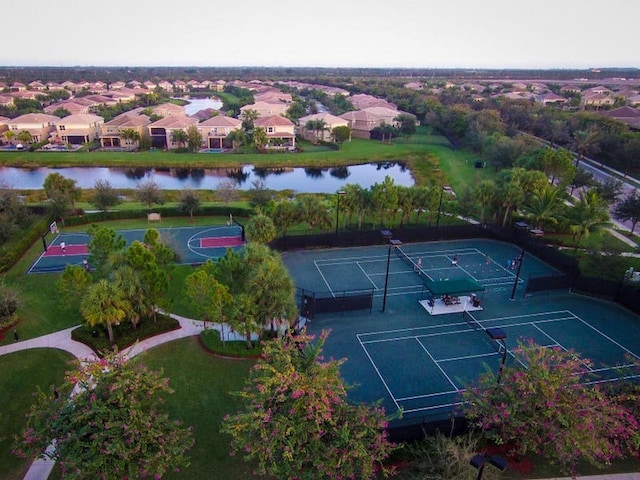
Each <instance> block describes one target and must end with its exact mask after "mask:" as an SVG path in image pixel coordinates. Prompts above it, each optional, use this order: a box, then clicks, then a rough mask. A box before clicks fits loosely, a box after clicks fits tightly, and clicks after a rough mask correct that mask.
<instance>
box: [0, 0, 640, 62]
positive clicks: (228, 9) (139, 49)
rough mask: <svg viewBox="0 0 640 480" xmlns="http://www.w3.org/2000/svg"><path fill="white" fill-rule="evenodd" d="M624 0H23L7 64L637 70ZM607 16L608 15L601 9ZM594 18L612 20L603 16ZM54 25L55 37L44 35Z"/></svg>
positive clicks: (8, 38) (11, 30)
mask: <svg viewBox="0 0 640 480" xmlns="http://www.w3.org/2000/svg"><path fill="white" fill-rule="evenodd" d="M630 4H631V7H632V6H633V2H629V1H628V0H609V1H608V2H607V3H606V4H603V3H602V2H596V1H595V0H563V1H562V2H555V1H553V0H538V1H537V2H535V3H534V4H531V5H526V4H522V3H514V2H512V1H511V0H449V1H448V2H436V1H435V0H400V1H398V2H395V3H392V4H390V3H389V2H384V1H382V0H366V1H364V0H351V1H349V2H347V1H339V0H325V1H324V2H321V3H301V2H297V1H295V0H281V1H280V2H276V3H275V4H273V5H265V4H264V3H263V2H258V1H257V0H245V1H244V2H242V3H237V4H234V3H232V2H210V1H206V0H183V1H182V2H179V3H176V2H171V1H169V0H157V1H154V2H148V1H142V0H141V1H138V2H130V1H125V0H112V1H111V2H109V4H108V8H104V7H102V6H101V5H98V4H94V3H86V2H84V1H82V0H68V1H67V2H66V3H65V5H64V9H63V10H60V11H59V12H55V14H48V12H50V11H51V9H52V8H56V7H55V6H52V4H51V2H48V1H45V0H24V1H23V2H22V3H21V4H20V6H19V8H20V10H21V11H28V12H30V13H31V15H30V16H29V17H28V18H24V21H17V18H16V19H14V20H15V21H11V22H5V23H4V24H3V33H4V35H3V37H4V38H5V45H8V44H10V45H12V48H5V49H2V51H0V64H2V65H6V66H16V67H20V66H25V67H26V66H50V67H73V66H104V67H119V66H138V67H154V66H165V67H172V66H193V67H211V68H215V67H217V66H219V67H222V68H225V67H226V68H233V67H239V68H242V67H246V68H250V67H262V68H269V67H280V68H307V67H312V68H397V69H403V68H407V69H411V68H425V69H483V70H484V69H491V70H495V69H512V70H549V69H560V70H573V69H579V70H583V69H591V68H600V69H607V68H623V69H624V68H628V69H629V68H640V55H638V54H637V52H636V51H635V50H636V46H637V45H638V40H640V29H639V28H637V25H636V24H635V18H636V17H635V15H634V13H635V12H634V11H633V9H632V8H630ZM607 12H610V15H607ZM603 19H611V20H610V21H608V22H607V23H604V22H603ZM52 32H55V33H52Z"/></svg>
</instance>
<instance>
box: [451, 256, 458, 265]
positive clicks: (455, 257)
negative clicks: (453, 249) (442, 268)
mask: <svg viewBox="0 0 640 480" xmlns="http://www.w3.org/2000/svg"><path fill="white" fill-rule="evenodd" d="M451 266H452V267H457V266H458V255H454V256H453V260H451Z"/></svg>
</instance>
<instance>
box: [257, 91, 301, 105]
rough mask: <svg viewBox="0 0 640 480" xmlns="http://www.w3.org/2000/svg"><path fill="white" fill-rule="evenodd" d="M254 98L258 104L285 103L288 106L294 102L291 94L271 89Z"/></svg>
mask: <svg viewBox="0 0 640 480" xmlns="http://www.w3.org/2000/svg"><path fill="white" fill-rule="evenodd" d="M253 98H254V100H255V101H256V103H258V102H265V103H284V104H286V105H290V104H291V103H292V102H293V97H292V96H291V94H290V93H284V92H281V91H280V90H278V89H277V88H269V89H266V90H264V91H262V92H259V93H256V94H255V95H254V96H253Z"/></svg>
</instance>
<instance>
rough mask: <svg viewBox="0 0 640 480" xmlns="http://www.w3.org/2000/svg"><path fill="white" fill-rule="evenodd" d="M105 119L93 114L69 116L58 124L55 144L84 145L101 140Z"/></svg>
mask: <svg viewBox="0 0 640 480" xmlns="http://www.w3.org/2000/svg"><path fill="white" fill-rule="evenodd" d="M103 124H104V118H102V117H100V116H98V115H93V114H91V113H79V114H76V115H67V116H66V117H63V118H61V119H60V120H58V121H57V122H56V132H55V140H54V143H64V144H67V143H69V144H71V145H84V144H85V143H89V142H92V141H94V140H97V139H98V138H100V133H101V128H102V125H103Z"/></svg>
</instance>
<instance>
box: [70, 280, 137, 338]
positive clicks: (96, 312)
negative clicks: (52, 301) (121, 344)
mask: <svg viewBox="0 0 640 480" xmlns="http://www.w3.org/2000/svg"><path fill="white" fill-rule="evenodd" d="M130 309H131V306H130V304H129V302H128V301H127V300H126V299H125V296H124V294H123V292H122V290H120V288H119V287H118V286H117V285H116V284H115V283H114V282H111V281H109V280H107V279H105V278H103V279H101V280H98V281H97V282H96V283H94V284H93V285H91V286H90V287H89V288H88V290H87V294H86V296H85V297H84V298H83V299H82V304H81V306H80V311H81V312H82V316H83V317H84V319H85V320H86V321H87V324H88V325H89V326H90V327H93V326H96V325H105V326H106V327H107V332H108V334H109V342H111V343H113V342H114V338H113V325H118V324H119V323H120V322H121V321H122V320H124V319H125V318H126V317H127V315H128V314H129V312H130Z"/></svg>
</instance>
